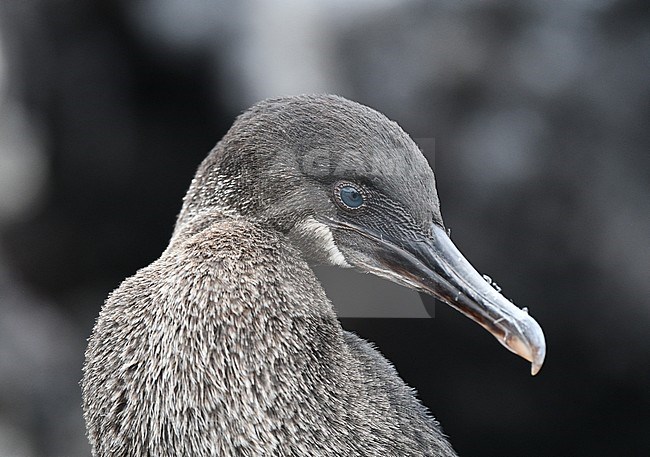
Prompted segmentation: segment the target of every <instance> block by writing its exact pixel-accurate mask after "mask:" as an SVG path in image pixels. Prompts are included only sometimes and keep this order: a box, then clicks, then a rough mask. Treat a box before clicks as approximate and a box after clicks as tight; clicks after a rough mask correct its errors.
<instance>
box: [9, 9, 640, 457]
mask: <svg viewBox="0 0 650 457" xmlns="http://www.w3.org/2000/svg"><path fill="white" fill-rule="evenodd" d="M649 13H650V9H648V8H647V4H646V2H644V1H640V0H639V1H615V0H595V1H557V2H547V1H545V0H535V1H528V2H519V1H514V0H513V1H478V0H475V1H464V2H457V1H455V0H448V1H425V0H411V1H409V0H404V1H398V0H377V1H370V0H364V1H357V2H347V1H343V0H335V1H330V2H319V1H316V0H293V1H276V2H269V1H263V0H245V1H239V2H237V1H234V0H233V1H227V0H222V1H219V0H212V1H208V0H98V1H93V2H88V1H81V0H3V1H2V2H1V3H0V457H9V456H17V457H31V456H60V457H75V456H87V455H89V454H90V448H89V446H88V444H87V442H86V438H85V436H84V425H83V419H82V414H81V407H80V403H81V393H80V389H79V386H78V382H79V380H80V378H81V365H82V361H83V352H84V349H85V344H86V338H87V336H88V335H89V333H90V331H91V328H92V325H93V322H94V319H95V317H96V315H97V314H98V312H99V308H100V306H101V304H102V302H103V300H104V298H105V297H106V295H107V294H108V293H109V292H110V291H111V290H112V289H114V288H115V287H116V286H117V285H118V284H119V282H120V281H121V280H122V279H124V278H125V277H127V276H130V275H131V274H133V273H134V272H135V271H136V270H137V269H138V268H140V267H143V266H145V265H147V264H148V263H150V262H151V261H153V260H154V259H156V258H157V257H158V256H159V255H160V253H161V252H162V251H163V250H164V248H165V246H166V244H167V241H168V239H169V236H170V235H171V231H172V228H173V224H174V220H175V215H176V213H177V212H178V210H179V209H180V205H181V199H182V196H183V194H184V192H185V190H186V189H187V186H188V185H189V182H190V180H191V177H192V175H193V173H194V170H195V169H196V167H197V165H198V164H199V162H200V161H201V160H202V159H203V157H204V156H205V155H206V153H207V152H208V151H209V150H210V148H211V147H212V146H213V145H214V144H215V143H216V142H217V141H218V140H219V138H220V137H221V136H222V135H223V134H224V133H225V131H226V130H227V128H228V127H229V126H230V124H231V123H232V121H233V119H234V117H235V116H236V115H237V114H238V113H240V112H241V111H242V110H243V109H245V108H247V107H248V106H249V105H250V104H252V103H254V102H255V101H257V100H259V99H261V98H265V97H269V96H278V95H287V94H297V93H311V92H331V93H337V94H340V95H343V96H346V97H348V98H351V99H354V100H357V101H359V102H362V103H364V104H368V105H370V106H372V107H374V108H376V109H378V110H380V111H382V112H384V113H385V114H386V115H387V116H388V117H390V118H392V119H394V120H397V121H398V122H399V123H400V124H401V125H402V127H403V128H404V129H405V130H406V131H407V132H409V133H410V134H411V136H412V137H414V138H416V139H418V138H419V139H423V142H425V143H426V144H428V145H431V144H432V141H433V140H432V139H435V151H434V150H433V148H431V147H426V148H423V149H424V150H425V153H426V154H427V156H428V158H429V161H430V163H431V164H432V166H434V167H435V171H436V174H437V179H438V191H439V194H440V198H441V202H442V211H443V217H444V219H445V223H446V225H447V226H448V227H451V229H452V238H453V239H454V241H455V243H456V244H457V245H458V246H459V248H460V249H461V250H462V251H463V252H464V254H465V255H466V257H467V258H468V259H469V260H470V261H471V262H472V263H473V264H474V265H475V266H476V267H477V268H478V269H479V271H481V272H483V273H487V274H489V275H490V276H491V277H492V278H494V279H496V280H497V281H498V283H499V284H500V286H501V287H502V288H503V291H504V293H505V295H506V296H508V297H510V298H512V299H513V300H514V301H515V302H516V303H517V304H519V305H520V306H527V307H528V308H529V309H530V312H531V314H532V315H533V316H534V317H535V318H536V319H537V320H538V321H539V322H540V323H541V325H542V327H543V328H544V331H545V333H546V336H547V344H548V355H547V362H546V365H545V366H544V368H543V369H542V371H541V373H540V374H539V375H538V376H536V377H534V378H533V377H531V376H530V375H529V367H528V364H527V363H525V362H524V361H522V360H520V359H518V358H517V357H516V356H514V355H512V354H510V353H509V352H507V351H506V350H504V349H503V348H502V347H501V346H500V345H499V344H498V343H496V342H495V341H494V339H493V338H492V337H491V336H490V335H489V334H488V333H487V332H485V331H483V330H482V329H481V328H480V327H479V326H477V325H476V324H474V323H472V322H470V321H469V320H468V319H465V318H464V317H462V316H461V315H460V314H458V313H457V312H455V311H453V310H451V309H449V308H447V307H446V306H444V305H440V304H438V305H436V306H435V319H397V318H384V319H379V318H376V316H375V315H374V314H373V312H372V311H371V310H372V309H374V307H375V306H379V305H381V306H385V305H386V304H387V303H388V304H389V305H391V304H392V306H399V305H400V303H399V302H400V300H402V298H400V297H403V300H404V301H416V302H419V299H418V298H417V296H416V295H413V294H412V293H411V292H406V291H403V290H401V289H394V288H391V287H393V286H384V285H382V286H377V283H376V282H372V281H370V282H368V281H369V280H368V279H367V278H365V277H363V276H361V275H345V276H341V275H338V276H337V274H336V273H334V272H331V271H329V270H322V271H321V274H322V275H323V280H324V282H325V286H326V290H327V291H328V294H329V295H330V296H331V297H332V298H333V300H334V301H335V302H337V303H339V302H344V301H345V300H352V301H354V302H356V303H357V304H358V305H359V306H361V309H362V310H367V313H366V314H364V311H361V312H357V311H355V312H352V313H351V315H355V313H356V314H358V315H365V316H366V318H358V317H357V318H344V319H342V321H343V325H344V327H346V328H347V329H350V330H354V331H356V332H358V333H359V334H360V335H362V336H363V337H364V338H367V339H370V340H372V341H374V342H375V343H376V344H377V345H378V347H379V348H380V350H381V351H382V352H383V353H384V354H385V355H386V356H387V357H388V358H389V359H390V360H391V361H393V362H394V364H395V365H396V367H397V369H398V371H399V372H400V374H401V375H402V377H403V378H404V379H405V380H406V381H407V382H408V383H409V384H410V385H411V386H413V387H415V388H416V389H417V390H418V391H419V395H420V398H421V399H422V401H423V402H424V403H425V404H426V405H427V406H428V407H429V408H430V409H431V410H432V412H433V413H434V415H435V416H436V417H437V418H438V419H439V421H440V422H441V423H442V425H443V428H444V430H445V432H446V433H447V434H448V435H449V436H450V438H451V441H452V443H453V444H454V446H455V448H456V449H457V451H458V452H459V453H460V454H461V455H464V456H496V455H499V456H513V457H515V456H516V457H525V456H582V455H585V456H640V455H650V433H649V432H650V242H649V238H650V155H649V154H648V152H649V150H650V149H649V146H650V128H649V125H648V121H649V120H650V20H649V19H650V18H649ZM382 284H383V283H382ZM377 287H388V289H385V292H382V293H377V290H378V289H377ZM381 290H384V289H381ZM386 291H387V292H386ZM409 294H410V295H409ZM394 301H395V302H398V303H392V302H394ZM424 301H425V304H426V305H427V308H428V309H432V307H433V302H432V301H430V299H427V298H425V299H424ZM380 302H381V303H380ZM388 308H390V306H388ZM377 309H379V308H377ZM342 314H345V313H342ZM396 315H399V313H397V314H396ZM369 316H375V317H374V318H369Z"/></svg>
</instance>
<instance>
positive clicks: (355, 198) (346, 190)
mask: <svg viewBox="0 0 650 457" xmlns="http://www.w3.org/2000/svg"><path fill="white" fill-rule="evenodd" d="M339 197H340V199H341V203H343V204H344V205H345V206H347V207H348V208H350V209H356V208H358V207H360V206H361V205H363V195H361V192H360V191H359V190H358V189H357V188H356V187H354V186H351V185H349V184H346V185H344V186H341V187H340V188H339Z"/></svg>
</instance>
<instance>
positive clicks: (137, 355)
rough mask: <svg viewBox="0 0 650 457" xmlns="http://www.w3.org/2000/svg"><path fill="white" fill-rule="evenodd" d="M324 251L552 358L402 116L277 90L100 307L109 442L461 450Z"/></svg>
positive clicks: (95, 393) (96, 359)
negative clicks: (344, 318)
mask: <svg viewBox="0 0 650 457" xmlns="http://www.w3.org/2000/svg"><path fill="white" fill-rule="evenodd" d="M308 262H323V263H326V264H331V265H338V266H341V267H346V268H347V267H351V268H356V269H357V270H360V271H362V272H367V273H373V274H375V275H378V276H381V277H383V278H386V279H389V280H391V281H394V282H397V283H399V284H401V285H404V286H406V287H410V288H413V289H416V290H418V291H422V292H426V293H428V294H431V295H433V296H434V297H436V298H438V299H440V300H442V301H444V302H446V303H447V304H449V305H451V306H453V307H454V308H456V309H458V310H459V311H461V312H462V313H463V314H465V315H467V316H468V317H470V318H471V319H473V320H475V321H476V322H478V323H479V324H480V325H481V326H483V327H485V328H486V329H487V330H488V331H490V332H491V333H492V334H493V335H494V336H495V337H496V338H497V339H498V340H499V341H500V342H501V343H502V344H503V345H504V346H506V347H507V348H508V349H510V350H511V351H513V352H515V353H517V354H519V355H520V356H522V357H524V358H525V359H527V360H529V361H531V362H532V371H533V374H535V373H536V372H537V371H538V370H539V369H540V367H541V365H542V362H543V360H544V354H545V342H544V336H543V333H542V331H541V328H540V327H539V325H538V324H537V323H536V322H535V321H534V320H533V319H532V318H531V317H530V316H529V315H528V314H527V312H526V310H525V309H524V310H521V309H519V308H518V307H516V306H515V305H513V304H512V303H511V302H510V301H508V300H507V299H505V298H504V297H503V296H502V295H501V294H499V293H498V292H497V291H496V290H495V289H494V288H493V287H491V285H490V284H488V283H487V282H486V281H485V280H484V279H483V278H482V277H481V276H480V275H479V274H478V273H477V272H476V270H474V268H472V266H471V265H470V264H469V263H468V262H467V261H466V260H465V259H464V257H463V256H462V255H461V253H460V252H459V251H458V249H456V247H455V246H454V244H453V243H452V242H451V240H450V239H449V237H448V236H447V233H446V230H445V228H444V225H443V222H442V217H441V215H440V208H439V202H438V196H437V193H436V189H435V182H434V175H433V172H432V170H431V168H430V167H429V165H428V163H427V161H426V159H425V158H424V156H423V155H422V153H421V152H420V150H419V149H418V147H417V145H416V144H415V143H414V142H413V141H412V140H411V138H410V137H409V136H408V135H407V134H406V133H405V132H404V131H403V130H402V129H401V128H400V127H399V126H398V125H397V124H396V123H395V122H392V121H390V120H388V119H387V118H386V117H385V116H384V115H382V114H380V113H378V112H377V111H374V110H372V109H370V108H368V107H365V106H363V105H360V104H357V103H354V102H352V101H349V100H346V99H344V98H341V97H338V96H332V95H312V96H294V97H286V98H277V99H271V100H266V101H262V102H260V103H258V104H256V105H255V106H253V107H252V108H251V109H249V110H248V111H246V112H245V113H243V114H242V115H240V116H239V117H238V118H237V120H236V122H235V123H234V124H233V126H232V127H231V129H230V130H229V131H228V133H227V134H226V135H225V136H224V137H223V139H222V140H221V141H220V142H219V143H218V144H217V146H216V147H215V148H214V149H213V150H212V151H211V152H210V154H209V155H208V156H207V157H206V159H205V160H204V161H203V163H202V164H201V165H200V166H199V168H198V171H197V172H196V175H195V177H194V179H193V180H192V183H191V185H190V188H189V191H188V192H187V195H186V196H185V199H184V202H183V207H182V210H181V212H180V214H179V216H178V220H177V222H176V227H175V230H174V232H173V235H172V238H171V241H170V243H169V246H168V247H167V249H166V250H165V251H164V252H163V253H162V255H161V256H160V258H159V259H158V260H156V261H154V262H153V263H152V264H150V265H149V266H147V267H145V268H143V269H141V270H139V271H138V272H137V273H136V274H135V275H133V276H132V277H130V278H128V279H126V280H125V281H124V282H123V283H122V284H121V285H120V286H119V287H118V288H117V289H116V290H115V291H114V292H113V293H111V294H110V296H109V297H108V299H107V300H106V303H105V304H104V306H103V308H102V310H101V312H100V315H99V318H98V320H97V322H96V325H95V327H94V330H93V333H92V336H91V337H90V340H89V345H88V349H87V352H86V362H85V366H84V376H83V381H82V387H83V407H84V416H85V420H86V425H87V430H88V437H89V439H90V442H91V445H92V452H93V455H94V456H157V457H163V456H180V455H185V456H231V455H232V456H271V455H278V456H309V457H313V456H330V455H331V456H382V457H384V456H453V455H456V454H455V452H454V450H453V448H452V447H451V445H450V444H449V442H448V441H447V439H446V438H445V436H444V435H443V433H442V432H441V430H440V427H439V425H438V423H437V422H436V421H435V419H434V418H433V417H431V415H430V413H429V412H428V410H427V409H426V408H425V407H424V406H423V405H422V404H421V403H420V402H419V400H417V399H416V397H415V395H414V391H413V390H412V389H411V388H409V387H408V386H407V385H406V384H405V383H404V382H403V381H402V380H401V379H400V377H399V376H398V374H397V372H396V371H395V369H394V368H393V366H392V365H391V364H390V362H388V361H387V360H386V359H385V358H384V357H383V356H382V355H381V354H380V353H379V352H378V351H377V350H376V349H375V348H374V347H373V346H372V345H371V344H370V343H368V342H366V341H364V340H362V339H361V338H359V337H358V336H356V335H354V334H352V333H350V332H347V331H344V330H343V329H342V328H341V325H340V324H339V321H338V320H337V317H336V315H335V312H334V308H333V306H332V303H331V302H330V301H329V300H328V298H327V296H326V295H325V292H324V291H323V289H322V287H321V285H320V283H319V282H318V280H317V279H316V276H315V275H314V273H313V271H312V270H311V268H310V267H309V265H308Z"/></svg>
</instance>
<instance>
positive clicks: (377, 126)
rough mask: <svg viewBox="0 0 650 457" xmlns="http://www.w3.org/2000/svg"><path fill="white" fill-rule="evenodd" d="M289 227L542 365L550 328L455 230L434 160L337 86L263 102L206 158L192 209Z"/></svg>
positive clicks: (309, 251) (317, 252)
mask: <svg viewBox="0 0 650 457" xmlns="http://www.w3.org/2000/svg"><path fill="white" fill-rule="evenodd" d="M215 206H216V207H219V208H220V209H221V210H222V211H226V212H231V213H233V214H235V215H237V216H243V217H249V218H253V219H254V220H256V221H257V222H258V223H260V224H264V225H267V226H269V227H270V228H272V229H274V230H277V231H279V232H282V233H283V234H285V235H286V236H287V237H288V238H289V239H290V240H291V242H292V243H293V244H294V245H295V246H296V247H297V248H298V249H299V250H300V251H301V252H302V253H303V255H304V256H305V258H306V259H308V260H310V261H313V262H320V263H326V264H331V265H338V266H342V267H352V268H355V269H357V270H359V271H361V272H364V273H372V274H375V275H377V276H380V277H383V278H386V279H388V280H391V281H393V282H396V283H398V284H400V285H402V286H406V287H409V288H411V289H415V290H417V291H420V292H424V293H427V294H429V295H432V296H433V297H435V298H437V299H438V300H441V301H442V302H444V303H446V304H448V305H450V306H452V307H453V308H455V309H457V310H458V311H460V312H461V313H463V314H464V315H466V316H467V317H469V318H471V319H472V320H474V321H475V322H477V323H478V324H480V325H481V326H482V327H484V328H485V329H486V330H488V331H489V332H490V333H491V334H492V335H493V336H494V337H495V338H496V339H497V340H498V341H499V342H500V343H501V344H503V345H504V346H505V347H506V348H508V349H509V350H511V351H512V352H514V353H516V354H518V355H520V356H521V357H523V358H524V359H526V360H528V361H530V362H531V364H532V368H531V370H532V373H533V374H536V373H537V372H538V371H539V369H540V368H541V366H542V363H543V361H544V356H545V347H546V346H545V340H544V334H543V332H542V330H541V328H540V326H539V325H538V324H537V322H536V321H535V320H534V319H533V318H532V317H530V316H529V315H528V313H527V311H525V310H522V309H520V308H518V307H517V306H515V305H514V304H513V303H512V302H510V301H509V300H508V299H506V298H505V297H504V296H503V295H501V294H500V293H499V292H498V291H497V290H495V288H494V287H492V286H491V285H490V284H489V283H488V282H486V281H485V279H484V278H483V277H482V276H481V275H480V274H479V273H478V272H477V271H476V270H475V269H474V268H473V267H472V266H471V264H470V263H469V262H468V261H467V260H466V259H465V257H464V256H463V255H462V254H461V252H460V251H459V250H458V249H457V248H456V246H455V245H454V243H453V242H452V241H451V239H450V238H449V236H448V234H447V231H446V229H445V227H444V225H443V221H442V217H441V214H440V205H439V200H438V195H437V192H436V187H435V178H434V174H433V171H432V170H431V167H430V166H429V164H428V162H427V161H426V159H425V157H424V156H423V154H422V152H421V151H420V149H419V148H418V146H417V145H416V144H415V142H414V141H413V140H412V139H411V138H410V137H409V136H408V135H407V134H406V133H405V132H404V131H403V130H402V129H401V128H400V127H399V126H398V125H397V124H396V123H395V122H393V121H390V120H389V119H388V118H386V117H385V116H384V115H382V114H380V113H378V112H377V111H375V110H373V109H370V108H368V107H366V106H363V105H360V104H358V103H355V102H351V101H349V100H346V99H344V98H341V97H337V96H332V95H315V96H297V97H287V98H280V99H271V100H266V101H263V102H260V103H258V104H257V105H255V106H254V107H252V108H251V109H250V110H248V111H246V112H245V113H243V114H242V115H241V116H240V117H239V118H238V119H237V121H236V122H235V123H234V124H233V126H232V128H231V129H230V131H229V132H228V133H227V134H226V135H225V136H224V138H223V139H222V140H221V141H220V142H219V144H218V145H217V147H216V148H215V150H214V151H213V152H212V153H211V154H210V155H209V156H208V157H207V158H206V160H205V161H204V162H203V164H202V165H201V166H200V167H199V170H198V172H197V175H196V177H195V179H194V181H193V183H192V186H191V187H190V190H189V192H188V194H187V196H186V198H185V203H184V208H183V211H182V212H181V216H180V217H179V223H178V224H177V231H178V227H179V226H180V225H182V222H183V220H184V219H186V218H188V217H191V215H193V214H197V213H199V212H201V211H203V210H209V209H210V208H211V207H215Z"/></svg>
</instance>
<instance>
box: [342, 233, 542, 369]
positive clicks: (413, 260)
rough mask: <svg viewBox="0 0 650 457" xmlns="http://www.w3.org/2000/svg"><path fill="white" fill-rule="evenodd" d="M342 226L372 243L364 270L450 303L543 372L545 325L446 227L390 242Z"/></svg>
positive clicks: (364, 263)
mask: <svg viewBox="0 0 650 457" xmlns="http://www.w3.org/2000/svg"><path fill="white" fill-rule="evenodd" d="M336 225H337V228H339V229H346V230H352V231H355V232H357V233H358V234H360V235H362V236H364V237H365V238H368V239H369V240H370V241H372V243H371V244H372V245H373V251H374V252H373V255H372V262H369V261H364V262H363V265H358V267H360V268H361V269H363V270H365V271H369V272H371V273H374V274H376V275H378V276H382V277H384V278H387V279H390V280H391V281H394V282H397V283H398V284H401V285H404V286H406V287H409V288H412V289H416V290H419V291H421V292H425V293H427V294H429V295H432V296H433V297H435V298H437V299H438V300H441V301H443V302H445V303H446V304H448V305H449V306H451V307H453V308H455V309H457V310H458V311H460V312H461V313H463V314H464V315H465V316H467V317H469V318H470V319H472V320H473V321H475V322H476V323H478V324H480V325H481V326H482V327H483V328H485V329H486V330H487V331H488V332H490V333H491V334H492V335H493V336H494V337H495V338H496V339H497V340H498V341H499V342H500V343H501V344H503V345H504V346H505V347H506V348H507V349H509V350H510V351H512V352H514V353H515V354H517V355H519V356H521V357H523V358H524V359H526V360H528V361H529V362H531V364H532V366H531V373H532V374H533V375H535V374H537V372H539V370H540V369H541V367H542V364H543V363H544V356H545V355H546V342H545V339H544V333H543V332H542V329H541V327H540V326H539V324H538V323H537V322H536V321H535V319H533V318H532V317H531V316H529V315H528V312H527V310H526V309H525V308H524V309H520V308H519V307H517V306H515V305H514V304H513V303H512V302H510V301H509V300H508V299H506V298H505V297H504V296H503V295H501V294H500V293H499V292H498V291H497V290H496V289H495V288H494V287H493V286H492V285H491V284H490V283H488V282H487V281H486V279H484V278H483V276H481V275H480V274H479V273H478V272H477V271H476V270H475V269H474V267H472V265H471V264H470V263H469V262H468V261H467V260H466V259H465V257H464V256H463V255H462V254H461V252H460V251H459V250H458V248H457V247H456V246H455V245H454V243H453V242H452V241H451V239H450V238H449V236H447V234H446V233H445V231H444V229H443V228H441V227H438V226H437V225H434V226H433V229H432V233H431V236H427V237H422V238H421V239H416V240H390V239H387V238H386V237H377V236H376V235H375V234H372V233H370V232H368V231H367V230H365V229H364V228H361V227H358V226H356V225H351V224H347V223H341V222H338V223H337V224H336Z"/></svg>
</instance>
